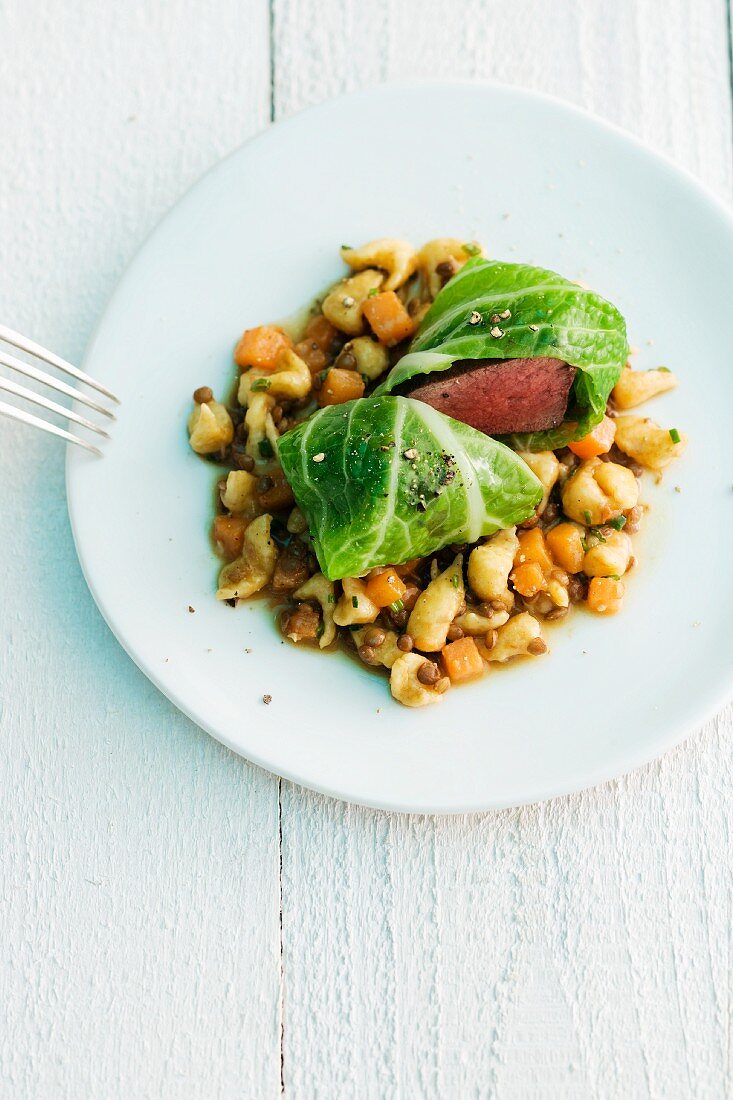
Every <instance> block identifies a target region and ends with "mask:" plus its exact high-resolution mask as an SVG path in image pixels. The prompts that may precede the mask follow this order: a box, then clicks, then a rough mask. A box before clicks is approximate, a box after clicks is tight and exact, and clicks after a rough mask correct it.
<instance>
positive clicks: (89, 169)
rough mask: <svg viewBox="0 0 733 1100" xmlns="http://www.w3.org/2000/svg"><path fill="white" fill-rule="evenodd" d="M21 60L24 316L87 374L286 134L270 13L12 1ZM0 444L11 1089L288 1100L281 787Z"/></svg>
mask: <svg viewBox="0 0 733 1100" xmlns="http://www.w3.org/2000/svg"><path fill="white" fill-rule="evenodd" d="M0 40H1V41H2V43H3V61H2V65H1V66H0V118H2V147H3V152H2V155H3V171H2V172H1V173H0V240H1V241H2V253H3V262H2V266H0V303H1V312H2V318H3V321H4V322H5V323H7V324H11V325H14V326H16V327H18V328H20V329H21V330H23V331H25V332H27V333H28V334H29V335H33V336H35V337H36V338H37V339H39V340H42V341H43V342H44V343H47V344H48V345H50V346H51V347H53V348H55V349H57V350H58V351H59V352H60V353H62V354H65V355H68V356H69V357H70V358H75V359H78V358H79V357H80V355H81V353H82V351H83V348H84V345H85V343H86V341H87V339H88V337H89V334H90V331H91V328H92V325H93V324H94V322H95V320H96V317H97V314H98V312H99V310H100V308H101V307H102V305H103V303H104V301H105V299H106V298H107V296H108V295H109V293H110V292H111V290H112V288H113V286H114V283H115V281H116V279H117V276H118V275H119V273H120V270H121V268H122V267H123V265H124V264H125V263H127V261H128V260H129V259H130V258H131V256H132V254H133V253H134V251H135V250H136V248H137V247H138V245H139V243H140V242H141V241H142V239H143V238H144V236H145V235H146V234H147V233H148V232H149V231H150V229H152V227H153V226H154V224H155V222H156V221H157V219H158V218H159V216H160V215H161V214H162V213H163V212H164V211H165V210H166V209H167V208H168V206H169V205H170V204H171V203H173V202H174V201H175V200H176V199H177V198H178V196H179V195H180V194H181V192H182V191H183V190H184V189H185V188H186V187H187V186H188V185H189V184H190V183H192V182H193V181H194V179H195V178H196V177H197V176H198V175H199V174H200V173H201V172H202V171H203V170H204V169H205V168H206V167H207V166H208V165H209V164H211V163H213V162H215V161H216V160H217V159H218V158H219V157H220V156H221V155H222V154H224V153H226V152H228V151H229V150H230V149H231V148H232V147H233V146H234V145H236V144H238V143H239V142H240V141H241V140H243V139H244V138H246V137H247V136H249V135H250V134H251V133H253V132H255V131H257V130H258V129H259V128H261V127H262V126H264V125H266V124H267V122H268V120H269V113H270V84H269V51H268V9H267V3H266V0H250V2H249V3H248V4H246V5H242V4H240V3H238V2H237V0H220V2H219V3H217V5H216V9H215V15H214V17H212V16H211V14H210V13H209V11H208V9H207V11H204V10H203V9H200V8H199V6H198V5H197V4H195V3H194V2H193V0H174V2H173V3H171V4H166V5H155V4H153V5H151V4H149V3H146V2H145V0H131V2H129V3H126V4H123V5H102V6H99V8H98V10H95V9H93V8H92V7H90V6H89V5H79V4H72V5H64V6H63V9H62V8H61V7H59V6H55V5H48V4H46V3H43V2H37V0H9V2H5V3H3V4H2V6H1V10H0ZM234 44H236V48H235V45H234ZM0 438H1V439H2V446H1V447H0V515H2V517H3V520H2V569H0V742H1V743H2V750H1V752H0V774H1V775H2V791H3V798H2V806H1V807H0V821H1V825H0V835H1V838H2V839H1V841H0V845H1V847H2V900H1V901H0V911H1V912H2V918H1V920H2V930H3V934H2V937H1V943H0V999H1V1000H2V1004H3V1026H2V1028H0V1093H2V1095H3V1096H8V1097H10V1096H13V1097H62V1096H65V1097H105V1098H106V1100H113V1098H119V1100H128V1098H130V1097H143V1096H148V1097H156V1098H165V1097H184V1096H185V1097H212V1096H247V1097H258V1098H259V1097H268V1096H269V1097H274V1096H276V1095H279V1093H280V1042H279V1030H280V1026H279V1025H280V1020H279V1016H280V948H279V941H280V930H279V853H278V783H277V780H276V779H275V778H274V777H272V776H269V775H266V774H265V773H263V772H261V771H259V770H258V769H257V768H253V767H250V766H248V765H247V764H245V763H244V762H243V761H242V760H240V759H238V758H237V757H235V756H234V755H232V754H231V753H229V752H227V751H226V750H225V749H223V748H222V747H221V746H220V745H218V744H216V743H215V742H214V741H212V740H211V739H210V738H208V737H206V736H205V735H204V734H203V733H201V731H199V730H197V729H196V728H195V727H194V726H193V725H192V724H191V723H190V722H189V721H187V720H186V719H185V718H184V717H183V716H182V715H180V714H179V713H178V712H177V711H176V710H175V708H174V707H173V706H172V705H171V704H169V703H168V702H167V700H165V699H164V698H163V697H162V696H161V695H159V694H158V692H157V691H156V690H155V689H154V688H153V687H152V686H151V685H150V684H149V683H148V681H147V680H146V679H145V677H144V676H143V675H142V673H140V672H139V671H138V670H137V669H136V668H135V666H134V665H133V664H132V662H131V661H130V660H129V659H128V658H127V657H126V656H125V654H124V653H123V651H122V649H121V648H120V647H119V645H118V644H117V643H116V641H115V640H114V638H113V637H112V635H111V633H110V632H109V630H108V629H107V627H106V626H105V625H104V623H103V622H102V619H101V617H100V615H99V614H98V612H97V610H96V608H95V607H94V604H93V602H92V599H91V596H90V595H89V592H88V591H87V589H86V586H85V584H84V581H83V579H82V576H81V572H80V569H79V566H78V563H77V560H76V555H75V552H74V547H73V543H72V539H71V532H70V530H69V523H68V518H67V515H66V506H65V501H64V472H63V457H64V456H63V450H62V449H61V447H60V446H59V445H57V444H56V443H55V441H51V440H50V439H49V438H48V437H47V436H42V435H41V434H40V433H34V432H31V431H29V430H24V429H22V428H21V427H19V426H15V425H13V424H11V423H9V422H7V421H3V422H2V423H1V424H0ZM124 521H125V520H124V517H121V518H120V522H124ZM110 538H114V532H112V531H111V532H110Z"/></svg>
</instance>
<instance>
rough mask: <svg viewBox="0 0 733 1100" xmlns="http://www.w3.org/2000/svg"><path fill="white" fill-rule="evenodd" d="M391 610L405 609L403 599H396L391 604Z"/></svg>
mask: <svg viewBox="0 0 733 1100" xmlns="http://www.w3.org/2000/svg"><path fill="white" fill-rule="evenodd" d="M389 609H390V611H404V610H405V605H404V603H403V602H402V600H395V601H394V603H391V604H390V605H389Z"/></svg>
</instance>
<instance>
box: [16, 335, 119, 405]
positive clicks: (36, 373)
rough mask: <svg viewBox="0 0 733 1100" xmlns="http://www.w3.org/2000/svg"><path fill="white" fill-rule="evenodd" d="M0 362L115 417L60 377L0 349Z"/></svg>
mask: <svg viewBox="0 0 733 1100" xmlns="http://www.w3.org/2000/svg"><path fill="white" fill-rule="evenodd" d="M0 363H2V364H3V366H6V367H10V369H11V370H15V371H18V373H19V374H24V375H25V376H26V378H32V379H33V380H34V381H35V382H42V383H43V384H44V385H46V386H49V387H50V388H51V389H52V390H56V391H57V392H58V393H63V394H64V395H65V396H66V397H71V398H73V399H74V401H80V402H81V404H82V405H86V406H87V408H90V409H94V411H95V412H98V413H102V414H103V415H104V416H108V417H109V418H110V420H114V419H115V414H114V413H113V412H112V411H111V409H107V408H105V407H104V405H99V404H98V403H97V402H96V401H93V400H92V398H91V397H87V395H86V394H85V393H80V392H79V391H78V390H75V389H73V387H72V386H67V385H66V383H65V382H62V381H61V379H60V378H54V377H53V375H51V374H46V372H45V371H44V370H40V369H39V368H38V367H34V366H32V365H31V364H30V363H24V362H23V360H22V359H16V358H15V356H14V355H8V354H7V353H6V352H4V351H0Z"/></svg>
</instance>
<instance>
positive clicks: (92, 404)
mask: <svg viewBox="0 0 733 1100" xmlns="http://www.w3.org/2000/svg"><path fill="white" fill-rule="evenodd" d="M0 342H2V343H5V344H11V345H12V346H13V347H14V348H18V350H19V351H24V352H27V353H28V355H31V356H34V357H35V358H36V359H41V360H42V361H43V362H44V363H48V364H49V366H51V367H56V369H57V370H60V371H62V372H63V373H64V374H66V375H68V376H69V377H70V378H74V379H76V381H77V382H81V383H82V385H84V386H87V387H89V388H90V389H92V390H96V392H97V393H99V394H102V395H103V396H104V397H106V398H107V399H108V400H109V401H111V402H112V403H113V404H115V405H119V403H120V400H119V398H118V397H115V395H114V394H113V393H112V391H111V390H108V389H107V387H106V386H103V385H102V384H101V383H100V382H95V380H94V379H93V378H90V377H89V375H88V374H84V371H81V370H79V368H78V367H75V366H73V365H72V364H71V363H67V362H66V360H65V359H61V358H60V357H59V356H58V355H54V353H53V352H52V351H47V350H46V348H42V347H41V345H40V344H37V343H36V342H35V341H34V340H29V339H28V338H27V337H26V336H21V334H20V333H19V332H14V331H13V329H10V328H6V327H5V325H0ZM0 364H2V365H3V366H4V367H9V368H10V370H13V371H16V372H17V373H18V374H23V375H25V377H26V378H32V379H33V380H34V381H36V382H41V383H42V384H43V385H46V386H48V387H49V388H50V389H52V390H55V391H56V392H57V393H61V394H63V395H64V396H65V397H71V398H73V400H74V401H78V402H79V403H80V404H82V405H86V407H87V408H89V409H91V410H92V411H93V412H95V413H99V414H100V416H105V417H107V419H108V420H114V419H115V414H114V412H113V411H112V410H111V409H109V408H107V406H106V405H101V404H100V403H99V402H98V401H95V400H93V399H92V398H91V397H89V396H88V395H87V394H86V393H84V392H83V391H82V390H80V389H76V388H75V387H73V386H69V385H67V384H66V382H62V381H61V379H60V378H54V376H53V375H52V374H48V373H47V372H46V371H44V370H41V369H40V368H39V367H35V366H33V365H32V364H30V363H25V362H23V360H22V359H17V358H16V357H15V356H14V355H9V354H8V353H7V352H6V351H5V350H4V349H2V348H0ZM0 390H4V391H5V393H10V394H13V396H14V397H19V398H21V399H22V400H23V401H30V402H31V403H32V404H34V405H39V406H40V407H41V408H43V409H47V410H48V412H52V413H57V414H58V415H59V416H62V417H64V419H65V420H68V421H71V422H72V423H73V424H79V425H80V427H82V428H86V429H87V430H88V431H90V432H95V433H96V434H97V435H101V436H103V437H104V438H105V439H109V432H107V431H105V430H104V428H103V427H102V426H101V425H100V424H97V423H96V422H95V421H94V420H88V419H87V417H86V416H80V414H79V413H77V412H74V410H73V409H67V408H66V407H65V406H64V405H59V404H58V403H57V402H56V401H51V400H50V398H48V397H44V396H43V394H40V393H36V392H35V390H29V389H28V388H27V387H26V386H21V385H19V384H18V383H17V382H13V381H11V379H10V378H4V377H3V376H1V375H0ZM0 416H8V417H10V418H11V420H20V421H22V422H23V423H24V424H30V425H31V426H32V427H34V428H40V429H41V431H44V432H50V433H51V434H52V435H57V436H59V437H60V438H61V439H65V440H67V441H68V442H69V443H75V444H77V446H79V447H84V448H85V449H86V450H87V451H92V452H93V454H95V455H100V456H101V454H102V452H101V451H100V449H99V447H95V446H94V445H93V444H92V443H89V442H88V441H87V440H86V439H84V438H83V437H82V436H79V435H73V434H72V432H68V431H66V429H65V428H59V427H58V425H57V424H51V423H49V421H47V420H42V419H41V417H40V416H35V415H34V414H33V413H30V412H26V411H25V410H24V409H19V408H17V406H15V405H8V404H7V403H6V402H5V401H0Z"/></svg>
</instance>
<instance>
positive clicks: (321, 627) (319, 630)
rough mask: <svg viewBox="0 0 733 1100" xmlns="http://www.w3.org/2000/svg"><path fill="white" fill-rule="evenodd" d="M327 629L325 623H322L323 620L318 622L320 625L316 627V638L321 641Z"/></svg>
mask: <svg viewBox="0 0 733 1100" xmlns="http://www.w3.org/2000/svg"><path fill="white" fill-rule="evenodd" d="M325 629H326V628H325V626H324V625H323V623H322V622H320V623H319V624H318V626H317V627H316V638H318V640H319V641H320V639H321V638H322V637H323V631H324V630H325Z"/></svg>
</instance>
